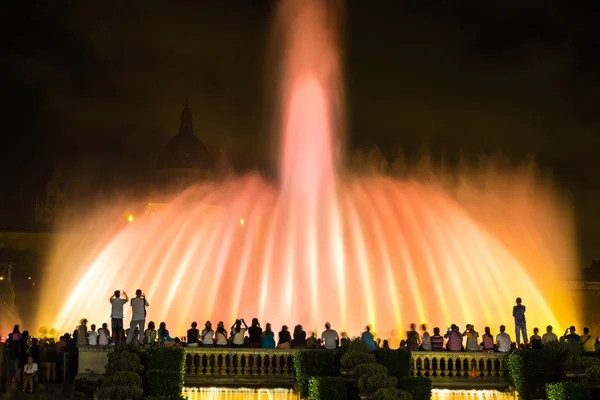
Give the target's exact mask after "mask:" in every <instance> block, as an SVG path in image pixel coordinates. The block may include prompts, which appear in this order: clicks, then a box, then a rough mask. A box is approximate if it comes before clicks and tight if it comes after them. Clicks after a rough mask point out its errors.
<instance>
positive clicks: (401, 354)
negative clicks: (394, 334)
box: [375, 349, 412, 379]
mask: <svg viewBox="0 0 600 400" xmlns="http://www.w3.org/2000/svg"><path fill="white" fill-rule="evenodd" d="M375 357H376V358H377V364H381V365H383V366H384V367H386V368H387V369H388V373H389V374H390V375H392V376H395V377H396V378H398V379H402V378H404V377H407V376H410V371H411V368H412V357H411V354H410V351H408V350H403V349H398V350H389V349H385V350H384V349H377V350H375Z"/></svg>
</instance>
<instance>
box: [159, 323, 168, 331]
mask: <svg viewBox="0 0 600 400" xmlns="http://www.w3.org/2000/svg"><path fill="white" fill-rule="evenodd" d="M158 329H162V330H163V331H164V330H165V329H167V324H166V323H165V322H161V323H160V325H159V326H158Z"/></svg>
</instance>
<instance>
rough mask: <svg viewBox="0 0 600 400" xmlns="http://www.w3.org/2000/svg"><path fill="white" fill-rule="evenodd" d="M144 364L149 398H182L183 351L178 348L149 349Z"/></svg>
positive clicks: (166, 399)
mask: <svg viewBox="0 0 600 400" xmlns="http://www.w3.org/2000/svg"><path fill="white" fill-rule="evenodd" d="M146 362H147V365H146V377H147V378H148V388H147V392H148V395H149V397H151V398H152V399H154V400H176V399H180V398H182V395H181V392H182V389H183V374H184V372H185V350H184V349H182V348H180V347H149V348H148V349H147V350H146Z"/></svg>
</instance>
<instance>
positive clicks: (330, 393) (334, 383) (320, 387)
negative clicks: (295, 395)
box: [308, 376, 348, 400]
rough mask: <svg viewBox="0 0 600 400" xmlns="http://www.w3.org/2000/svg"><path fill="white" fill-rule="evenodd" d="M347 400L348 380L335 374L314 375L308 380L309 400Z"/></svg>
mask: <svg viewBox="0 0 600 400" xmlns="http://www.w3.org/2000/svg"><path fill="white" fill-rule="evenodd" d="M322 399H327V400H347V399H348V389H347V388H346V380H345V379H344V378H340V377H334V376H313V377H311V378H310V379H309V381H308V400H322Z"/></svg>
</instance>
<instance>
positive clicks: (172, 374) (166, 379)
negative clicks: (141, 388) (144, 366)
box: [146, 369, 183, 396]
mask: <svg viewBox="0 0 600 400" xmlns="http://www.w3.org/2000/svg"><path fill="white" fill-rule="evenodd" d="M146 376H147V377H148V394H150V395H151V396H157V395H162V396H178V395H179V394H180V393H181V390H182V389H183V375H182V374H181V372H177V371H167V370H160V369H154V370H150V371H146Z"/></svg>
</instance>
